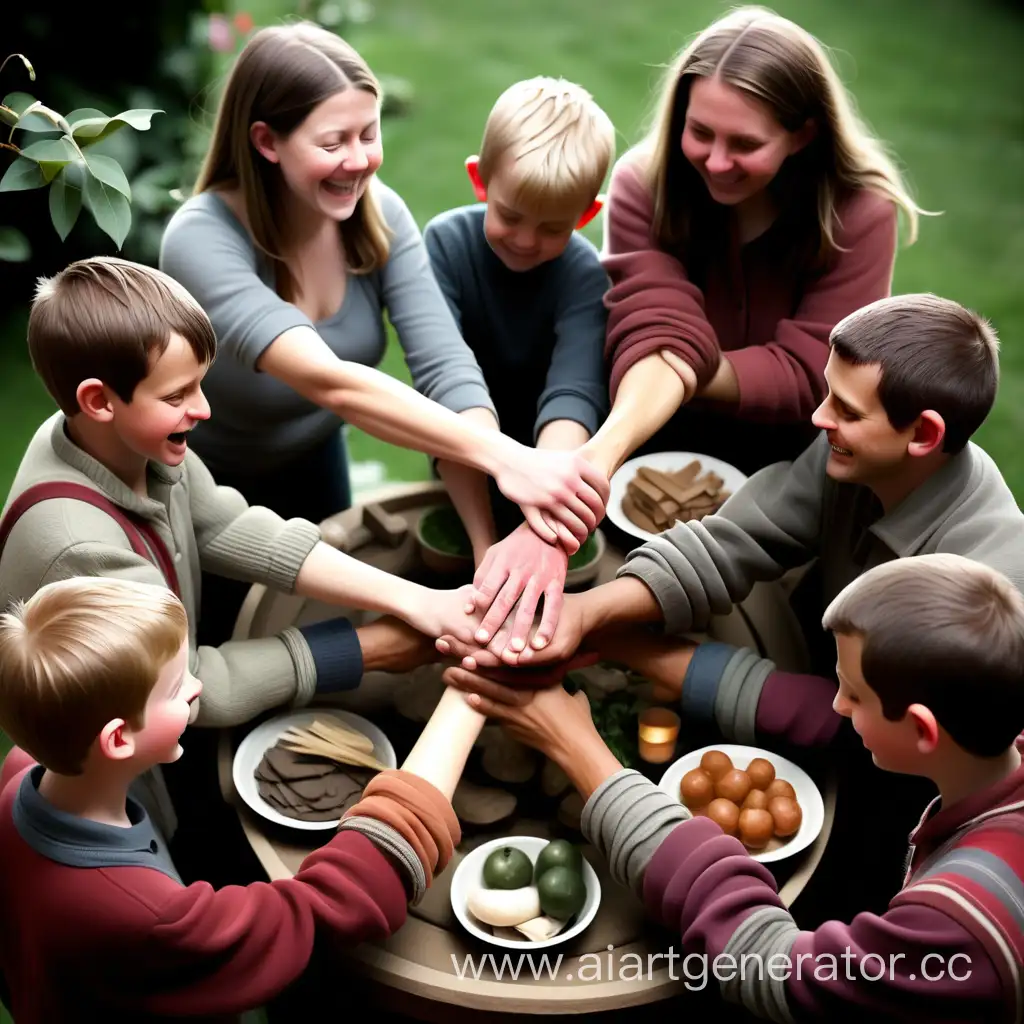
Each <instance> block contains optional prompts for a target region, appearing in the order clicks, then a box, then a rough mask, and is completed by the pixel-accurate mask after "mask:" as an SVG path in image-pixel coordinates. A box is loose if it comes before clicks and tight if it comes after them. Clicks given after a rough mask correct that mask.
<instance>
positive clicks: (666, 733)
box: [638, 708, 679, 764]
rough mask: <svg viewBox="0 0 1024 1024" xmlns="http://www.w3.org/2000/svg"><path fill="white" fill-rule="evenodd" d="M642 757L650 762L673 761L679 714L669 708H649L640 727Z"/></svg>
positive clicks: (641, 720) (642, 717)
mask: <svg viewBox="0 0 1024 1024" xmlns="http://www.w3.org/2000/svg"><path fill="white" fill-rule="evenodd" d="M638 733H639V739H640V757H641V758H643V760H645V761H647V762H648V763H650V764H664V762H665V761H671V760H672V755H673V754H674V753H675V751H676V740H677V739H678V737H679V716H678V715H677V714H676V713H675V712H674V711H669V709H668V708H648V709H647V710H646V711H644V712H642V713H641V715H640V724H639V727H638Z"/></svg>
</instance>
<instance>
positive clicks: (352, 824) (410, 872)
mask: <svg viewBox="0 0 1024 1024" xmlns="http://www.w3.org/2000/svg"><path fill="white" fill-rule="evenodd" d="M342 829H351V830H352V831H353V832H362V834H363V835H364V836H366V837H367V839H369V840H370V842H372V843H373V844H374V846H376V847H377V848H378V849H380V850H383V851H384V853H387V854H390V855H391V856H392V857H394V859H395V860H396V861H398V863H399V865H400V866H401V869H402V872H403V874H404V875H405V882H406V883H407V884H406V892H408V893H409V894H410V899H409V902H410V903H412V904H413V906H415V905H416V904H417V903H419V902H420V900H421V899H423V897H424V895H426V892H427V876H426V874H425V873H424V871H423V864H422V863H420V859H419V857H417V856H416V851H415V850H413V848H412V847H411V846H410V845H409V843H408V842H407V841H406V839H405V837H404V836H403V835H402V834H401V833H400V832H397V831H396V830H395V829H393V828H392V827H391V826H390V825H385V824H384V822H382V821H378V820H377V819H376V818H367V817H363V816H362V815H357V816H356V817H353V818H345V819H344V820H343V821H342V823H341V824H340V825H339V826H338V831H339V832H340V831H341V830H342Z"/></svg>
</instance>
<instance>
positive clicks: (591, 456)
mask: <svg viewBox="0 0 1024 1024" xmlns="http://www.w3.org/2000/svg"><path fill="white" fill-rule="evenodd" d="M578 451H579V453H580V455H582V456H583V458H585V459H586V460H587V462H589V463H590V464H591V465H592V466H593V467H594V468H595V469H597V470H599V471H600V472H601V473H603V474H604V476H605V478H606V479H609V480H610V479H611V476H612V474H613V473H614V472H615V470H616V469H617V468H618V464H619V462H620V460H621V459H622V458H623V456H624V454H625V453H624V452H623V451H622V446H621V445H618V444H615V443H614V441H613V439H612V438H611V437H610V436H606V437H604V438H602V437H599V436H597V435H595V436H594V437H592V438H591V439H590V440H589V441H586V442H585V443H583V444H581V445H580V447H579V449H578Z"/></svg>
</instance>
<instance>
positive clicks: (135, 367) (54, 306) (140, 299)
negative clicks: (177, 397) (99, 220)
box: [28, 256, 217, 416]
mask: <svg viewBox="0 0 1024 1024" xmlns="http://www.w3.org/2000/svg"><path fill="white" fill-rule="evenodd" d="M172 331H173V332H175V333H177V334H180V335H181V336H182V337H183V338H184V339H185V340H186V341H187V342H188V343H189V345H190V346H191V347H192V351H193V352H194V353H195V356H196V359H197V360H199V362H200V363H203V364H205V363H210V362H212V361H213V357H214V355H215V354H216V351H217V339H216V336H215V335H214V332H213V325H212V324H211V323H210V318H209V317H208V316H207V315H206V313H204V312H203V310H202V308H201V307H200V305H199V303H198V302H196V300H195V299H194V298H193V297H192V296H191V295H190V294H189V293H188V292H187V291H186V290H185V289H184V288H183V287H182V286H181V285H180V284H179V283H178V282H177V281H175V280H174V278H172V277H169V276H168V275H167V274H164V273H162V272H161V271H159V270H154V269H153V268H152V267H144V266H141V265H140V264H138V263H129V262H128V261H127V260H120V259H115V258H114V257H112V256H95V257H92V258H91V259H87V260H79V261H78V262H77V263H72V264H71V265H70V266H68V267H65V268H64V270H62V271H61V272H60V273H59V274H57V275H55V276H54V277H50V278H40V279H39V282H38V286H37V288H36V297H35V300H34V301H33V303H32V312H31V314H30V315H29V321H28V348H29V353H30V354H31V356H32V365H33V366H34V367H35V370H36V373H38V374H39V376H40V377H41V378H42V379H43V383H44V384H45V385H46V390H47V391H49V392H50V394H51V395H52V396H53V398H54V400H55V401H56V402H57V404H58V405H59V406H60V408H61V411H62V412H63V413H64V415H65V416H74V415H75V414H76V413H78V412H80V411H81V410H80V409H79V407H78V398H77V397H76V392H77V391H78V385H79V384H81V383H82V381H83V380H88V379H89V378H90V377H96V378H97V379H99V380H101V381H103V383H104V384H106V385H107V386H108V387H111V388H113V390H114V392H115V394H116V395H117V396H118V398H120V399H121V401H122V402H130V401H131V400H132V395H133V394H134V393H135V388H136V387H137V386H138V385H139V383H140V381H142V380H145V378H146V377H147V375H148V374H149V371H150V368H151V360H152V359H153V358H154V357H155V358H159V357H160V356H161V355H163V352H164V350H165V349H166V348H167V345H168V342H169V341H170V340H171V332H172Z"/></svg>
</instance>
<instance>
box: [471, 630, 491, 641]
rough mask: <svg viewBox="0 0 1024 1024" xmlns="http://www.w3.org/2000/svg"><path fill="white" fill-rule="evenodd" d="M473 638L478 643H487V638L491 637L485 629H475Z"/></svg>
mask: <svg viewBox="0 0 1024 1024" xmlns="http://www.w3.org/2000/svg"><path fill="white" fill-rule="evenodd" d="M475 639H476V642H477V643H478V644H485V643H487V641H488V640H490V639H491V634H490V633H488V632H487V630H486V629H478V630H477V631H476V638H475Z"/></svg>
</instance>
